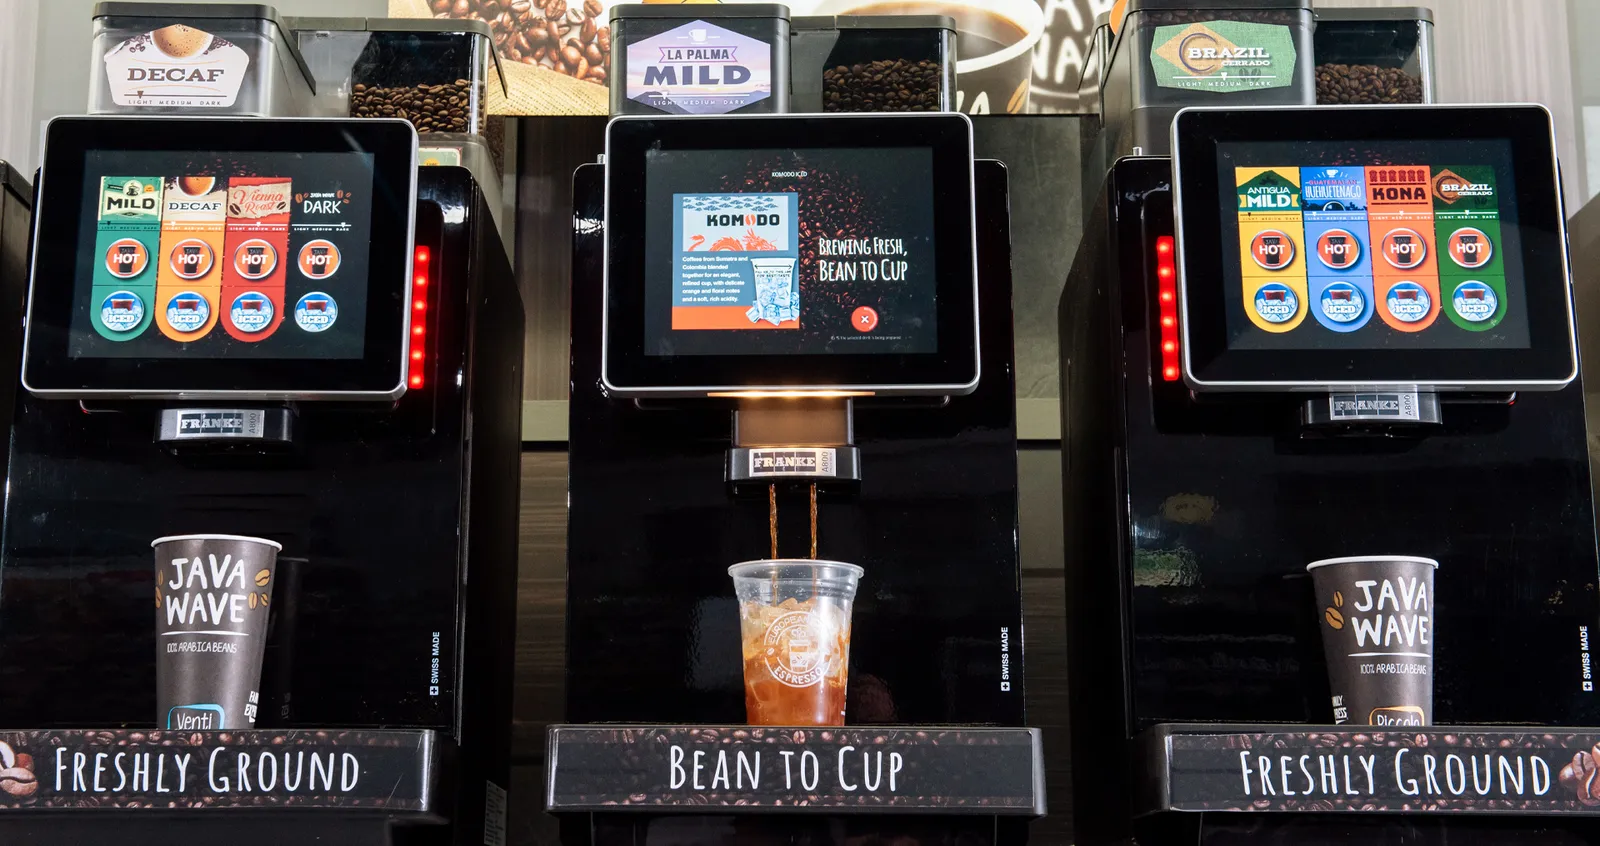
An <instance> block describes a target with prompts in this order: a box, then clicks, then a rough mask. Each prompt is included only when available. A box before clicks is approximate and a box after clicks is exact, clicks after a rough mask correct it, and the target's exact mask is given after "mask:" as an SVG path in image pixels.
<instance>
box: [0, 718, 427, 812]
mask: <svg viewBox="0 0 1600 846" xmlns="http://www.w3.org/2000/svg"><path fill="white" fill-rule="evenodd" d="M429 738H430V735H429V733H425V732H387V731H341V732H328V731H283V732H272V731H243V732H204V731H195V732H178V731H134V730H115V731H113V730H98V729H89V730H57V731H30V732H0V811H3V810H4V809H7V808H21V809H27V808H57V807H72V808H85V807H101V808H136V807H137V808H185V809H192V808H210V807H218V808H223V807H234V806H241V805H248V806H251V807H262V806H290V807H304V808H316V807H369V808H374V809H384V810H390V811H408V810H426V803H425V802H424V796H425V795H426V793H427V791H426V789H425V787H426V785H425V784H424V783H423V778H424V776H425V774H426V773H427V772H428V770H429V760H428V756H429V755H430V750H431V742H430V739H429Z"/></svg>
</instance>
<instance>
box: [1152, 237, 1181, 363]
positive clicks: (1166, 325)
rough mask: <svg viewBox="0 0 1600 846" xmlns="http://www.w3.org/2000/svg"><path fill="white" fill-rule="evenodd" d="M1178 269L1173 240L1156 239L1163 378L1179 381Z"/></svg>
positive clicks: (1168, 238) (1166, 238)
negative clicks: (1174, 264)
mask: <svg viewBox="0 0 1600 846" xmlns="http://www.w3.org/2000/svg"><path fill="white" fill-rule="evenodd" d="M1175 276H1177V268H1175V267H1173V265H1172V238H1171V237H1170V236H1165V235H1163V236H1162V237H1160V238H1157V239H1156V281H1157V287H1158V290H1159V291H1160V296H1159V297H1158V299H1159V300H1160V313H1161V378H1162V379H1164V380H1166V381H1168V382H1176V381H1178V339H1177V326H1178V294H1177V291H1176V289H1175V286H1174V284H1173V277H1175Z"/></svg>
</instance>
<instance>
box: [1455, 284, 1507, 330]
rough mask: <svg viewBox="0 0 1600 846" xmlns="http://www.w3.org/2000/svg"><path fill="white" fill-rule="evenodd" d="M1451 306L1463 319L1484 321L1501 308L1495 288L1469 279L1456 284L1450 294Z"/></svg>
mask: <svg viewBox="0 0 1600 846" xmlns="http://www.w3.org/2000/svg"><path fill="white" fill-rule="evenodd" d="M1450 306H1451V307H1452V308H1454V309H1455V310H1456V314H1458V315H1460V316H1461V319H1462V320H1467V321H1470V322H1472V323H1482V322H1484V321H1485V320H1488V319H1489V318H1491V317H1494V315H1495V312H1497V311H1499V310H1500V298H1499V297H1497V296H1495V293H1494V289H1493V288H1491V287H1489V286H1488V285H1485V284H1484V283H1482V282H1479V281H1477V280H1475V279H1469V280H1467V281H1466V282H1462V283H1461V284H1460V285H1457V286H1456V290H1455V292H1454V293H1453V294H1451V295H1450Z"/></svg>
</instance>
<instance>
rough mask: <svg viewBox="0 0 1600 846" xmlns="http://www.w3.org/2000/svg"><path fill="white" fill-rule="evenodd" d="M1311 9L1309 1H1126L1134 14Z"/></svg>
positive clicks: (1130, 12)
mask: <svg viewBox="0 0 1600 846" xmlns="http://www.w3.org/2000/svg"><path fill="white" fill-rule="evenodd" d="M1279 9H1286V10H1307V11H1309V10H1310V9H1311V0H1199V1H1198V2H1197V0H1128V14H1129V15H1132V14H1133V13H1135V12H1158V11H1159V12H1221V13H1227V12H1259V11H1271V10H1279Z"/></svg>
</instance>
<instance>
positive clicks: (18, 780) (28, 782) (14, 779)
mask: <svg viewBox="0 0 1600 846" xmlns="http://www.w3.org/2000/svg"><path fill="white" fill-rule="evenodd" d="M38 789H39V780H38V779H37V778H35V777H34V775H33V771H32V770H25V769H23V768H21V767H10V768H8V769H4V770H0V790H4V791H5V792H7V793H9V794H11V795H12V796H32V795H33V794H34V791H36V790H38Z"/></svg>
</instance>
